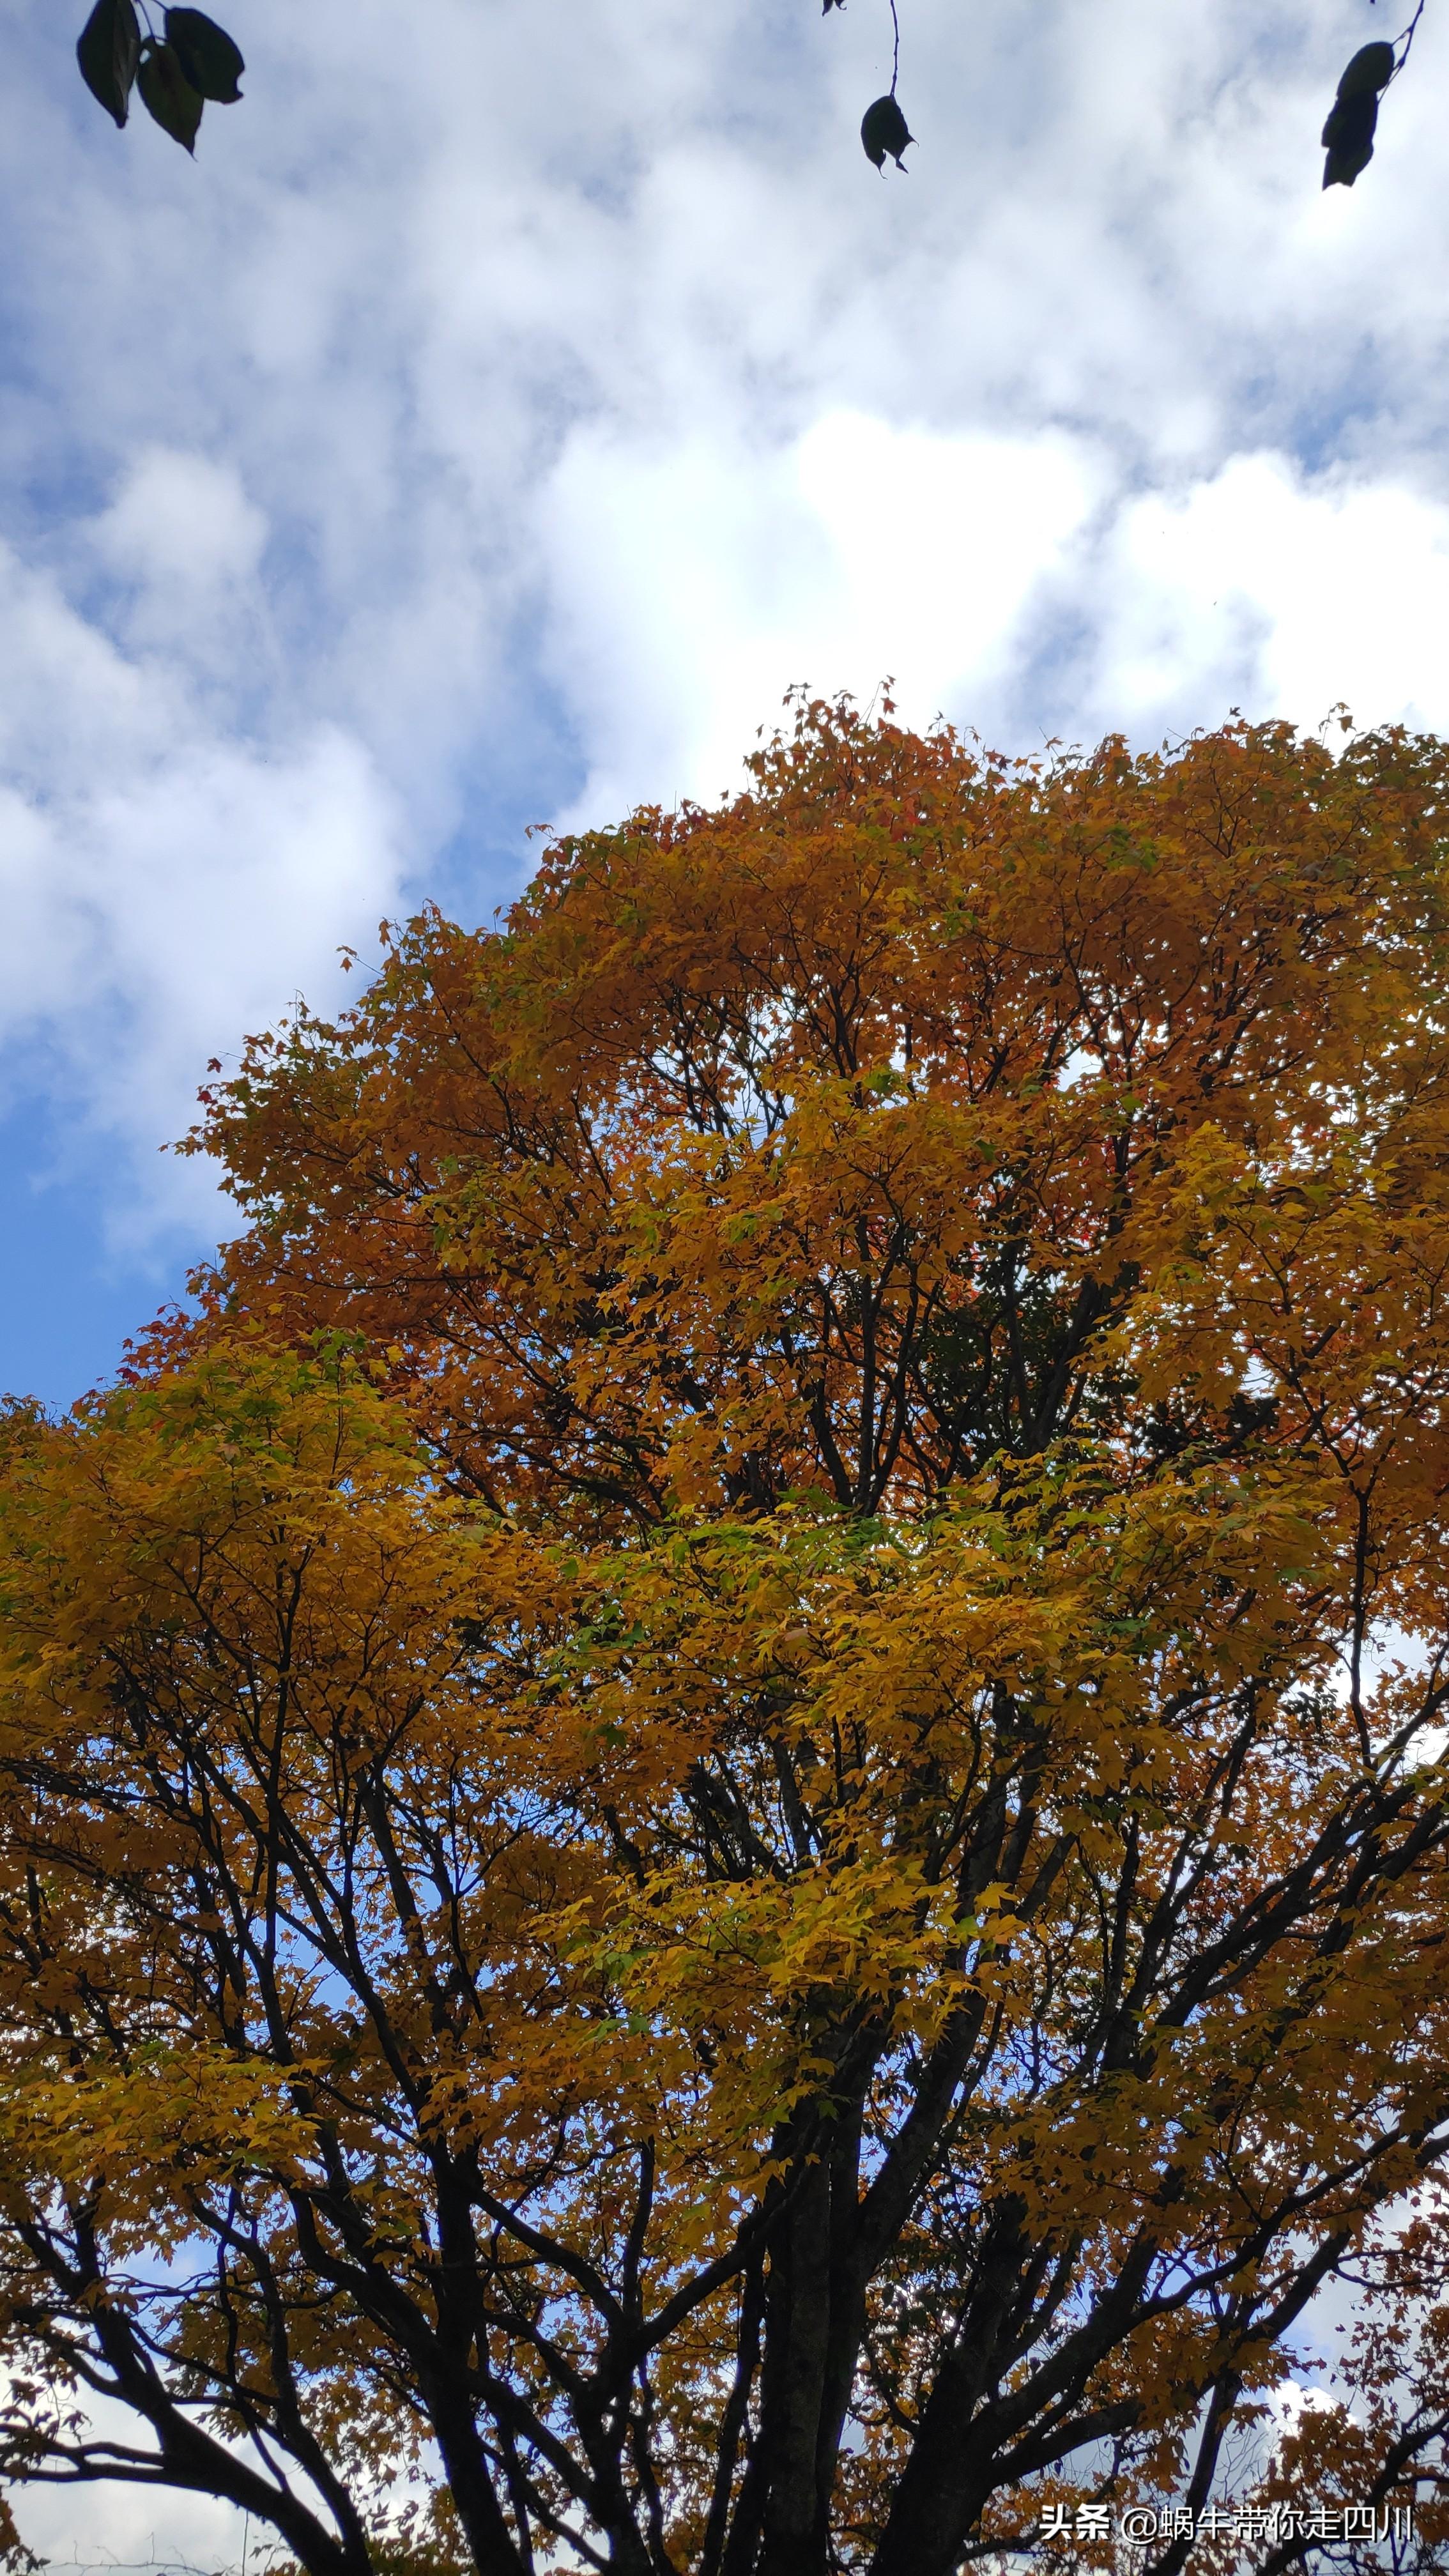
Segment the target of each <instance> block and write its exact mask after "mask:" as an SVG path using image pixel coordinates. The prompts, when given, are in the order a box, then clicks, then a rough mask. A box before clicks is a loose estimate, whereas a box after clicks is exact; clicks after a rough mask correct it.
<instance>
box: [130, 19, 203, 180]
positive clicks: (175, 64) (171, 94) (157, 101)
mask: <svg viewBox="0 0 1449 2576" xmlns="http://www.w3.org/2000/svg"><path fill="white" fill-rule="evenodd" d="M136 87H137V88H138V90H139V91H140V93H141V96H142V99H143V100H144V102H145V104H146V106H147V107H148V108H149V110H150V112H151V114H152V116H154V118H155V120H156V122H157V124H158V125H159V126H160V127H162V129H163V131H164V132H165V133H167V134H169V135H170V136H171V138H172V140H173V142H176V143H179V144H181V146H182V147H183V149H184V150H185V151H187V152H190V151H191V150H192V148H193V146H194V145H195V142H196V130H197V127H198V126H199V125H200V123H201V94H200V92H199V91H198V90H194V89H193V88H192V86H191V83H190V81H189V80H188V79H187V77H186V74H185V72H184V71H183V70H182V68H181V57H180V55H179V54H178V53H177V52H176V50H175V47H174V46H172V45H158V44H154V43H152V42H151V40H150V39H149V38H147V39H146V40H145V41H144V42H143V43H142V46H141V60H140V63H139V65H138V67H137V71H136Z"/></svg>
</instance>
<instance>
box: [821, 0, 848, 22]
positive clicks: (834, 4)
mask: <svg viewBox="0 0 1449 2576" xmlns="http://www.w3.org/2000/svg"><path fill="white" fill-rule="evenodd" d="M844 7H845V0H825V6H824V8H823V9H822V11H821V13H820V14H821V16H822V17H823V18H828V17H829V15H830V12H831V10H832V9H843V8H844Z"/></svg>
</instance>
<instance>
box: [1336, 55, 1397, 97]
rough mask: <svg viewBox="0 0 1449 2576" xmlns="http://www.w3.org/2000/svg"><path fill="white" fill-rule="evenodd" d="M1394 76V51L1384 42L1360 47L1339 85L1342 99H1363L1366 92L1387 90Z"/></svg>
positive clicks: (1339, 93)
mask: <svg viewBox="0 0 1449 2576" xmlns="http://www.w3.org/2000/svg"><path fill="white" fill-rule="evenodd" d="M1393 76H1394V49H1393V46H1392V45H1389V44H1384V43H1382V42H1380V43H1378V44H1376V45H1360V47H1359V49H1358V52H1357V53H1356V54H1355V55H1354V57H1353V60H1352V62H1351V63H1350V64H1349V66H1348V68H1347V70H1346V71H1345V73H1344V75H1343V78H1342V80H1341V81H1340V82H1339V84H1338V95H1339V97H1340V98H1361V97H1362V96H1363V95H1364V93H1365V92H1366V91H1371V90H1379V89H1385V88H1387V86H1388V84H1389V82H1390V81H1391V80H1392V79H1393Z"/></svg>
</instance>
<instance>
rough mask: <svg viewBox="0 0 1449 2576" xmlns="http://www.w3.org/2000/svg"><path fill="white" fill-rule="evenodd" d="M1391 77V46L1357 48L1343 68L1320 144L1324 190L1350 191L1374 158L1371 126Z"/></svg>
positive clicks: (1380, 44)
mask: <svg viewBox="0 0 1449 2576" xmlns="http://www.w3.org/2000/svg"><path fill="white" fill-rule="evenodd" d="M1393 76H1394V49H1393V46H1392V45H1390V44H1387V43H1384V42H1382V41H1380V42H1379V43H1377V44H1373V45H1360V47H1359V49H1358V52H1357V53H1356V54H1355V55H1354V56H1353V58H1352V60H1351V61H1350V62H1349V63H1348V64H1347V65H1346V66H1345V68H1344V73H1343V77H1342V79H1341V80H1340V82H1339V84H1338V96H1337V97H1336V99H1335V100H1334V103H1333V105H1332V107H1331V108H1330V109H1329V111H1328V122H1327V124H1326V125H1325V126H1324V129H1323V145H1324V149H1325V151H1326V152H1327V154H1328V158H1327V160H1326V161H1325V162H1324V165H1323V184H1324V186H1325V188H1351V187H1352V186H1353V183H1354V181H1355V179H1356V178H1357V177H1358V176H1359V173H1360V172H1361V171H1363V170H1366V169H1367V168H1368V165H1369V163H1370V162H1371V161H1372V159H1373V157H1374V127H1375V126H1376V125H1377V123H1378V121H1379V92H1380V90H1382V89H1385V88H1387V86H1388V83H1389V82H1390V81H1391V80H1392V78H1393Z"/></svg>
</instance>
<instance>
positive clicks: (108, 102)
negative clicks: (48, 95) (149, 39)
mask: <svg viewBox="0 0 1449 2576" xmlns="http://www.w3.org/2000/svg"><path fill="white" fill-rule="evenodd" d="M140 50H141V30H140V27H139V26H138V25H137V23H136V12H135V9H134V8H133V7H132V0H96V5H95V7H94V9H93V10H92V11H91V14H90V16H89V17H88V18H87V20H86V22H85V25H84V27H83V28H82V29H81V32H80V38H79V41H78V43H77V45H76V49H75V54H76V61H77V62H78V63H79V64H80V68H81V79H82V80H83V81H84V82H85V85H86V87H87V89H88V90H89V91H90V93H91V96H92V98H98V99H99V100H100V103H101V105H102V107H103V108H104V109H105V111H106V114H107V115H108V116H113V117H114V118H115V120H116V123H117V124H118V125H124V124H125V122H126V116H127V112H128V108H127V102H128V101H129V99H130V95H131V83H132V81H133V80H134V79H135V77H136V59H137V56H138V55H139V53H140Z"/></svg>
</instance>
